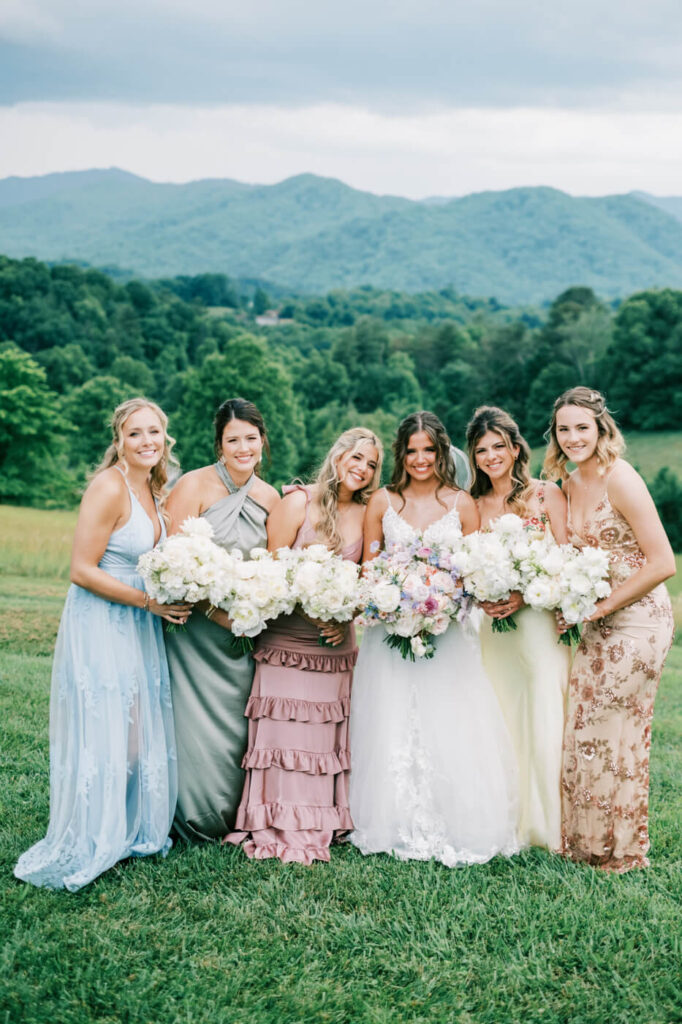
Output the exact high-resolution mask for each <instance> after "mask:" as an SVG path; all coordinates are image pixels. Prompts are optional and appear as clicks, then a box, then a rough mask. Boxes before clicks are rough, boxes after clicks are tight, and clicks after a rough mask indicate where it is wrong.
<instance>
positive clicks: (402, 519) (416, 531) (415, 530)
mask: <svg viewBox="0 0 682 1024" xmlns="http://www.w3.org/2000/svg"><path fill="white" fill-rule="evenodd" d="M458 497H459V496H458ZM389 511H390V512H392V513H393V515H394V516H397V518H398V519H399V520H400V522H401V523H404V524H405V526H407V527H409V529H410V530H412V532H413V533H414V535H415V536H416V537H423V536H424V535H425V534H426V532H427V530H430V529H431V527H432V526H436V524H437V523H442V522H443V520H444V519H447V517H448V516H450V515H452V513H453V512H457V498H455V504H454V505H453V506H452V508H449V509H448V510H447V512H444V513H443V515H442V516H438V519H434V520H433V522H431V523H428V524H427V525H426V526H425V527H424V528H423V529H422V530H420V529H419V528H418V527H416V526H413V525H412V523H410V522H408V520H407V519H405V517H404V516H401V514H400V512H397V511H396V509H394V508H393V505H392V504H391V501H390V499H389V500H388V505H387V507H386V511H385V512H384V516H382V518H384V517H385V516H387V515H388V513H389ZM457 518H458V519H459V512H457Z"/></svg>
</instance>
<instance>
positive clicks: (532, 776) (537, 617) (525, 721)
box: [481, 513, 571, 851]
mask: <svg viewBox="0 0 682 1024" xmlns="http://www.w3.org/2000/svg"><path fill="white" fill-rule="evenodd" d="M526 522H528V523H532V525H533V526H534V527H537V528H541V529H543V530H544V531H545V532H547V531H550V529H551V528H550V525H549V520H548V518H547V516H546V514H545V513H542V515H541V516H539V517H538V518H534V519H533V520H527V521H526ZM514 621H515V622H516V625H517V628H516V630H514V631H513V632H508V633H494V632H493V630H492V619H491V618H490V616H488V615H486V616H485V617H484V621H483V623H482V625H481V653H482V656H483V666H484V668H485V670H486V673H487V674H488V676H489V678H490V680H491V682H492V684H493V688H494V690H495V693H496V695H497V699H498V701H499V703H500V707H501V708H502V714H503V715H504V720H505V722H506V724H507V729H508V730H509V733H510V735H511V739H512V745H513V747H514V751H515V753H516V760H517V763H518V767H519V820H518V833H517V835H518V842H519V846H544V847H546V848H547V849H549V850H554V851H558V850H559V849H560V847H561V757H562V754H561V751H562V743H563V733H564V718H565V704H566V690H567V686H568V676H569V671H570V661H571V654H570V649H569V648H568V647H567V646H566V645H565V644H560V643H558V635H557V630H556V619H555V616H554V613H553V612H548V611H536V610H535V609H533V608H528V607H524V608H522V609H521V610H520V611H518V612H516V613H515V614H514Z"/></svg>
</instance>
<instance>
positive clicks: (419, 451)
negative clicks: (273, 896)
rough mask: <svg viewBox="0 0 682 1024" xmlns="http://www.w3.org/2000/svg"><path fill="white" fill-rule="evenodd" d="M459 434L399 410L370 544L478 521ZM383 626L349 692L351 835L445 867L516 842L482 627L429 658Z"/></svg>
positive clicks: (471, 526) (443, 642)
mask: <svg viewBox="0 0 682 1024" xmlns="http://www.w3.org/2000/svg"><path fill="white" fill-rule="evenodd" d="M449 446H450V442H449V439H448V436H447V434H446V432H445V428H444V427H443V424H442V423H441V422H440V420H439V419H438V418H437V416H435V415H434V414H433V413H430V412H419V413H413V414H412V415H410V416H408V417H407V418H406V419H404V420H403V421H402V423H401V424H400V426H399V428H398V434H397V437H396V440H395V442H394V445H393V455H394V470H393V478H392V481H391V485H390V487H389V488H388V489H386V488H383V489H382V490H380V491H377V492H376V493H375V494H374V495H373V496H372V498H371V499H370V502H369V505H368V509H367V514H366V519H365V539H364V553H363V556H364V558H365V560H366V559H369V558H374V557H376V554H377V553H378V550H379V548H380V546H381V545H382V544H385V545H391V546H395V545H405V546H409V545H411V544H413V543H414V541H415V539H416V538H417V537H423V539H424V541H425V542H427V543H428V542H429V541H431V542H434V541H436V540H437V539H438V536H439V532H440V531H442V530H443V529H445V528H451V527H452V523H453V520H454V522H455V523H457V524H458V525H460V526H461V529H462V530H463V532H464V533H465V534H466V533H472V532H473V531H474V530H476V529H477V528H478V525H479V517H478V511H477V509H476V505H475V503H474V501H473V499H472V498H471V497H470V496H469V495H468V494H467V493H466V492H465V491H462V490H459V489H458V488H457V486H456V484H455V482H454V478H453V465H452V459H451V457H450V449H449ZM385 635H386V634H385V632H384V630H383V627H381V626H377V627H374V628H372V629H368V630H367V631H366V634H365V636H364V639H363V642H362V647H361V650H360V656H359V659H358V664H357V668H356V671H355V679H354V683H353V699H352V702H351V722H350V725H351V757H352V771H351V779H350V810H351V815H352V818H353V822H354V825H355V831H354V832H353V833H352V835H351V837H350V839H351V842H352V843H353V844H354V845H355V846H357V847H358V849H359V850H361V851H362V853H365V854H367V853H393V854H395V856H397V857H400V858H402V859H405V860H408V859H411V860H429V859H430V858H435V859H436V860H439V861H441V862H442V863H443V864H445V865H447V866H448V867H453V866H454V865H456V864H473V863H483V862H484V861H487V860H489V859H490V858H491V857H493V856H495V854H496V853H504V854H507V855H509V854H512V853H514V852H516V851H517V849H518V845H517V842H516V835H515V823H516V817H517V778H516V766H515V758H514V754H513V751H512V747H511V741H510V738H509V735H508V733H507V730H506V727H505V724H504V721H503V718H502V713H501V711H500V708H499V706H498V704H497V700H496V698H495V695H494V693H493V690H492V686H491V684H490V682H489V681H488V679H487V677H486V676H485V674H484V672H483V669H482V667H481V660H480V653H479V644H478V639H477V638H476V637H475V635H471V633H470V632H468V631H467V628H466V627H462V626H459V625H457V624H453V625H451V626H450V627H449V628H448V630H447V632H446V633H445V634H443V635H442V636H439V637H438V638H437V641H436V644H437V647H436V654H435V657H434V658H433V659H432V660H428V661H424V660H422V661H417V662H416V663H413V662H410V661H404V660H402V659H401V657H400V655H399V653H398V652H397V651H393V650H390V649H389V647H388V646H387V645H386V644H385V643H383V642H382V641H383V639H384V637H385Z"/></svg>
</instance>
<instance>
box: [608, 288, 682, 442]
mask: <svg viewBox="0 0 682 1024" xmlns="http://www.w3.org/2000/svg"><path fill="white" fill-rule="evenodd" d="M602 373H603V375H604V380H605V382H606V390H607V394H608V398H609V402H610V404H611V406H612V407H613V408H614V409H615V410H616V412H617V413H618V415H619V420H620V422H621V423H622V425H623V426H625V427H634V428H635V429H636V430H660V429H663V428H664V427H672V428H677V429H679V427H680V426H682V291H673V290H672V289H671V288H664V289H662V290H661V291H646V292H640V293H639V294H637V295H632V296H631V297H630V298H629V299H628V300H627V301H626V302H624V303H623V305H622V306H621V307H620V309H619V311H618V315H617V316H616V322H615V326H614V332H613V341H612V342H611V344H610V345H609V347H608V349H607V351H606V354H605V356H604V359H603V360H602Z"/></svg>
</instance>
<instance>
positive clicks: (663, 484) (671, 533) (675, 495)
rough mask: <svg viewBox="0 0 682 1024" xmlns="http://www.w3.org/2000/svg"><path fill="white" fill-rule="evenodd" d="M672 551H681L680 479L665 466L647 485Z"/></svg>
mask: <svg viewBox="0 0 682 1024" xmlns="http://www.w3.org/2000/svg"><path fill="white" fill-rule="evenodd" d="M649 489H650V491H651V496H652V498H653V499H654V501H655V503H656V508H657V509H658V514H659V515H660V517H661V521H662V523H663V526H664V527H665V532H666V533H667V534H668V538H669V540H670V543H671V544H672V546H673V550H674V551H682V481H681V480H680V478H679V477H678V476H677V475H676V474H675V473H673V471H672V470H671V469H669V468H668V467H667V466H665V467H664V468H663V469H660V470H659V471H658V473H657V474H656V476H655V478H654V480H653V481H652V483H651V484H650V487H649Z"/></svg>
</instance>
